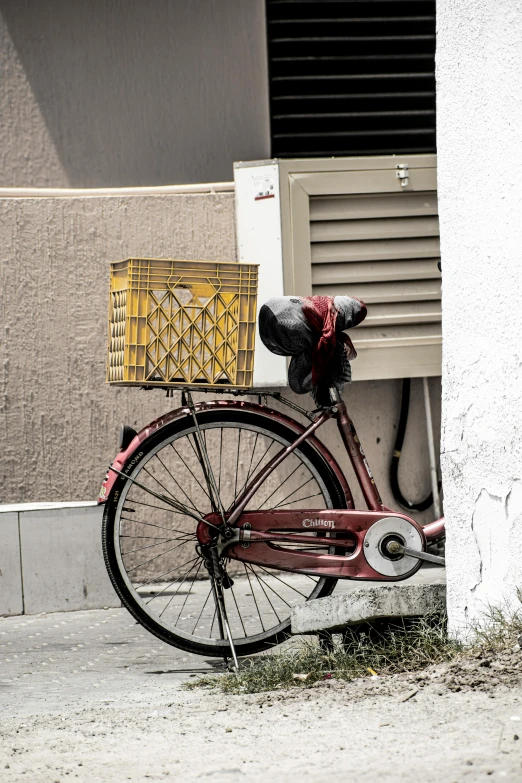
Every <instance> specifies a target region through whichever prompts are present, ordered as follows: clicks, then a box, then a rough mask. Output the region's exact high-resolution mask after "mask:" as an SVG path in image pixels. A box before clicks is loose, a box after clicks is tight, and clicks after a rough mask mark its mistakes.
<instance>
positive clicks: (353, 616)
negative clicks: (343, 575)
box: [292, 582, 446, 634]
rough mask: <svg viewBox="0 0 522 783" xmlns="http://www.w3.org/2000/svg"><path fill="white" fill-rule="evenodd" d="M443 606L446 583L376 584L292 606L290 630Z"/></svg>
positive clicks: (337, 625) (335, 625)
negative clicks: (293, 607)
mask: <svg viewBox="0 0 522 783" xmlns="http://www.w3.org/2000/svg"><path fill="white" fill-rule="evenodd" d="M445 608H446V585H445V584H444V583H443V582H439V583H434V584H400V583H399V584H398V583H394V584H390V583H387V584H380V585H376V586H373V585H372V586H367V587H358V588H354V589H353V590H350V591H347V592H345V593H340V594H339V595H331V596H329V597H328V598H318V599H317V600H316V601H309V602H307V603H304V604H302V605H301V606H297V607H295V609H293V610H292V633H295V634H306V633H317V632H318V631H338V630H340V629H341V628H345V627H346V626H348V625H354V624H355V623H361V622H365V621H367V620H375V619H377V618H379V617H420V616H422V615H426V614H432V613H433V612H441V611H444V610H445Z"/></svg>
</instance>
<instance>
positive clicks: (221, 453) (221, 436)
mask: <svg viewBox="0 0 522 783" xmlns="http://www.w3.org/2000/svg"><path fill="white" fill-rule="evenodd" d="M219 431H220V436H219V479H218V495H221V462H222V459H223V427H220V430H219Z"/></svg>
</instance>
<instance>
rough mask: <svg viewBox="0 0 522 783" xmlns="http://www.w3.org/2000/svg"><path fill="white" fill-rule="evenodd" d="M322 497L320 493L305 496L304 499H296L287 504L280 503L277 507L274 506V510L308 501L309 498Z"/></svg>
mask: <svg viewBox="0 0 522 783" xmlns="http://www.w3.org/2000/svg"><path fill="white" fill-rule="evenodd" d="M320 497H322V494H321V493H320V492H316V493H315V495H307V496H306V497H305V498H296V499H295V500H291V501H290V502H289V503H281V504H280V505H278V506H275V508H283V507H284V506H291V505H292V503H302V502H303V500H310V499H311V498H320Z"/></svg>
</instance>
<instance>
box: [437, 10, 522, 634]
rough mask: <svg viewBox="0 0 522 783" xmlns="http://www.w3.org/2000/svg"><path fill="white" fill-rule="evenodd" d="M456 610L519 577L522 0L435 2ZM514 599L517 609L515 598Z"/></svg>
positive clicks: (450, 558)
mask: <svg viewBox="0 0 522 783" xmlns="http://www.w3.org/2000/svg"><path fill="white" fill-rule="evenodd" d="M437 26H438V30H437V123H438V128H437V140H438V178H439V185H438V195H439V218H440V233H441V243H442V272H443V295H442V304H443V319H442V326H443V355H444V356H443V416H442V431H443V435H442V437H443V457H442V467H443V478H444V488H445V511H446V518H447V530H448V539H447V562H448V609H449V616H450V623H451V626H452V628H453V629H454V631H456V632H462V633H464V632H465V630H464V629H465V628H466V626H469V624H470V623H473V622H474V621H475V620H476V619H477V618H479V617H480V616H481V614H482V613H483V612H484V610H485V608H486V605H487V604H488V603H497V602H502V601H514V600H516V599H515V590H516V587H517V586H518V587H521V586H522V404H521V403H522V220H521V215H522V135H521V133H520V128H521V126H522V39H521V36H520V30H521V29H522V3H521V2H520V0H480V2H477V0H460V2H459V3H455V2H453V0H439V2H438V3H437ZM518 605H519V604H518Z"/></svg>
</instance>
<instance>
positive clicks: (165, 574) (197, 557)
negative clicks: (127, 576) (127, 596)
mask: <svg viewBox="0 0 522 783" xmlns="http://www.w3.org/2000/svg"><path fill="white" fill-rule="evenodd" d="M195 560H199V555H196V557H193V558H192V560H187V562H186V563H182V564H181V565H179V566H174V568H170V569H169V570H168V571H165V572H164V573H163V574H160V575H159V576H155V577H154V579H150V580H149V581H148V582H143V583H140V585H139V588H140V589H141V588H142V587H148V586H149V585H151V584H154V582H159V581H160V580H161V579H163V577H164V576H167V574H171V573H172V572H173V571H175V570H176V568H184V566H186V565H188V564H189V563H193V562H194V561H195ZM177 581H178V580H177V579H175V580H174V581H173V582H172V584H176V582H177Z"/></svg>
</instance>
